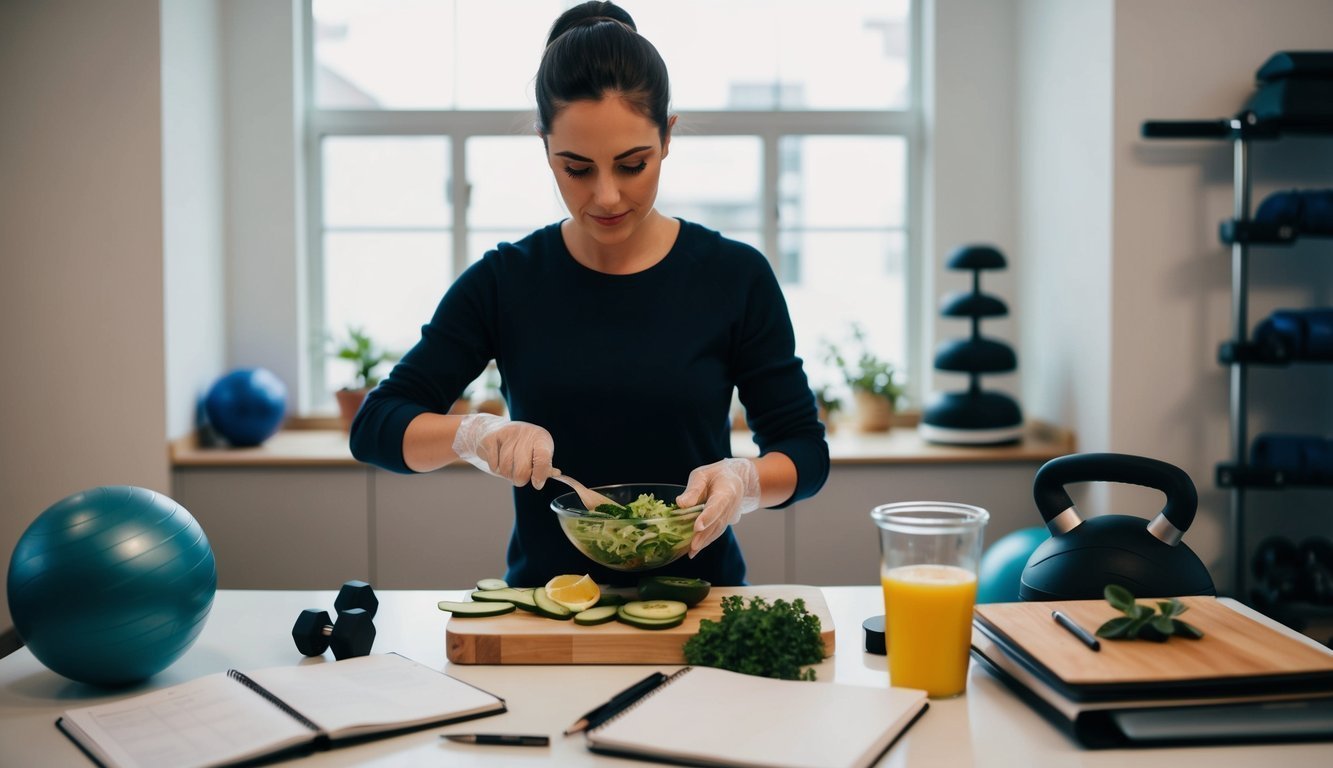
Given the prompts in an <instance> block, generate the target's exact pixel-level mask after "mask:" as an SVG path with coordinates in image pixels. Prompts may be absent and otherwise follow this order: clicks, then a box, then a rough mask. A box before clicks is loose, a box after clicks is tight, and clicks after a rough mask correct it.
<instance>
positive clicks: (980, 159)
mask: <svg viewBox="0 0 1333 768" xmlns="http://www.w3.org/2000/svg"><path fill="white" fill-rule="evenodd" d="M922 12H923V14H924V15H925V24H926V30H925V35H924V37H925V38H926V39H927V40H930V41H932V42H931V43H930V44H928V45H927V46H926V50H925V52H924V53H925V60H924V61H923V62H922V66H923V70H924V71H923V77H924V78H925V83H924V88H923V90H924V98H925V101H924V103H923V105H922V107H923V111H924V112H925V116H924V119H925V135H926V139H925V142H924V152H925V169H926V171H925V176H926V182H925V186H926V188H925V190H924V200H923V206H924V213H925V216H924V218H925V222H926V224H925V227H924V229H925V231H924V232H923V248H922V253H923V254H925V256H926V269H925V274H924V275H923V276H922V277H923V280H922V281H921V286H920V288H921V291H920V295H921V302H920V308H919V314H918V316H917V318H916V322H917V326H918V327H921V328H925V329H927V336H926V339H925V340H924V343H925V347H924V349H925V352H926V354H925V355H924V357H923V363H924V364H925V365H926V368H927V370H924V371H922V372H921V373H920V376H921V378H922V381H923V382H924V383H925V386H924V387H923V389H924V391H926V392H940V391H956V390H961V389H965V388H966V386H967V383H968V380H967V377H966V376H963V375H961V374H950V373H940V372H937V371H934V370H933V369H931V368H930V365H931V362H932V361H933V360H934V350H935V347H936V345H937V344H938V343H939V342H941V341H945V340H950V339H957V338H963V337H965V336H967V335H968V334H969V333H970V332H971V328H970V326H969V324H968V323H966V322H964V321H961V320H957V319H945V318H942V317H941V316H940V314H939V304H940V298H941V297H942V296H945V295H947V294H949V293H953V292H956V291H962V290H968V289H970V288H971V280H972V273H971V272H958V271H953V270H948V269H945V267H944V264H945V262H946V261H947V260H948V257H949V255H950V253H952V252H953V250H954V249H955V248H957V247H959V246H961V245H968V244H974V243H989V244H991V245H994V246H996V247H997V248H999V249H1000V251H1001V252H1003V253H1004V255H1005V257H1006V260H1007V262H1008V268H1007V269H1005V270H1003V271H996V272H985V273H983V275H982V278H981V287H982V290H983V291H985V292H986V293H989V294H991V295H994V296H996V297H998V298H1000V299H1001V300H1003V301H1004V302H1005V303H1006V304H1007V305H1008V306H1009V316H1008V317H1004V318H995V319H991V320H986V321H984V322H983V323H982V325H981V332H982V334H983V335H985V336H987V337H990V338H995V339H1000V340H1004V341H1006V342H1008V343H1010V344H1011V345H1013V346H1014V347H1015V351H1016V352H1017V354H1018V370H1017V371H1016V372H1014V373H1011V374H1003V375H997V376H985V377H983V378H982V386H983V387H985V388H986V389H994V390H998V391H1002V392H1007V393H1009V394H1011V395H1015V396H1018V395H1019V388H1020V384H1021V382H1022V381H1023V380H1024V378H1025V375H1024V374H1025V372H1026V371H1027V369H1028V365H1029V361H1028V359H1027V352H1026V351H1025V350H1024V349H1023V348H1022V347H1021V346H1020V345H1019V344H1018V341H1019V339H1018V336H1017V328H1018V326H1019V324H1020V323H1021V322H1025V321H1024V319H1023V317H1024V313H1025V312H1026V311H1027V308H1026V307H1025V306H1024V304H1023V302H1022V301H1020V300H1019V295H1018V285H1019V280H1020V279H1021V276H1022V275H1023V274H1024V272H1025V271H1026V270H1027V256H1026V254H1024V253H1023V251H1022V248H1021V247H1019V243H1018V238H1017V231H1018V230H1017V227H1016V221H1015V217H1016V215H1017V212H1018V197H1017V195H1015V194H1014V190H1015V184H1016V173H1017V165H1016V156H1015V153H1014V147H1015V141H1016V136H1015V129H1016V123H1017V112H1016V110H1015V109H1014V99H1015V95H1016V83H1015V72H1014V64H1015V60H1014V46H1015V27H1014V13H1013V4H1012V2H1011V0H922ZM913 375H916V374H915V373H914V374H913ZM1019 399H1020V403H1019V404H1020V406H1025V405H1026V404H1025V403H1023V402H1022V398H1021V397H1020V398H1019Z"/></svg>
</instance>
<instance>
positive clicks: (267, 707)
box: [62, 673, 314, 768]
mask: <svg viewBox="0 0 1333 768" xmlns="http://www.w3.org/2000/svg"><path fill="white" fill-rule="evenodd" d="M62 719H63V723H62V727H64V728H66V729H67V730H69V731H71V735H73V736H75V737H76V738H77V740H78V741H79V742H80V743H81V744H83V745H84V747H85V748H87V749H88V750H89V751H90V752H92V753H93V754H95V755H96V756H97V759H98V761H100V762H101V763H102V764H104V765H111V766H125V767H126V768H135V767H138V768H156V767H157V766H164V765H170V766H181V767H182V768H188V767H189V766H203V765H216V764H224V763H230V762H235V761H237V760H241V759H245V758H254V757H259V756H260V755H264V754H268V753H269V752H270V751H273V750H274V749H278V748H281V747H282V746H284V745H288V746H295V745H297V744H303V743H305V742H308V741H310V739H311V738H312V737H313V736H314V733H313V732H311V730H310V729H309V728H307V727H306V726H304V725H302V724H301V723H299V722H298V721H296V720H293V719H292V718H291V717H289V716H287V715H286V714H284V713H283V712H282V710H280V709H278V708H277V707H275V706H273V705H272V704H270V703H268V702H266V701H264V700H263V699H261V698H259V697H257V696H256V695H255V694H254V693H252V692H251V691H249V690H247V689H246V688H245V687H244V686H242V685H238V684H237V683H236V681H235V680H232V679H231V678H230V677H228V676H227V675H226V674H223V673H218V674H214V675H208V676H206V677H201V678H198V679H196V680H192V681H190V682H188V683H182V684H180V685H176V686H172V687H170V688H163V689H160V690H156V691H151V692H149V693H146V694H142V695H139V696H134V697H131V698H128V699H122V700H120V701H113V702H108V703H106V704H100V705H97V706H93V707H83V708H80V709H73V710H70V711H68V712H66V713H65V715H64V717H63V718H62Z"/></svg>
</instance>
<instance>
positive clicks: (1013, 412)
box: [918, 245, 1023, 445]
mask: <svg viewBox="0 0 1333 768" xmlns="http://www.w3.org/2000/svg"><path fill="white" fill-rule="evenodd" d="M946 266H947V267H948V268H949V269H955V270H969V271H971V272H972V290H971V291H970V292H969V291H964V292H961V293H954V294H950V295H948V296H945V297H944V300H943V302H942V305H941V308H940V314H941V315H943V316H944V317H954V318H966V319H968V320H970V321H971V324H972V335H971V336H970V337H968V338H966V339H953V340H950V341H946V342H944V343H943V344H941V345H940V346H939V348H938V349H937V350H936V352H935V369H936V370H938V371H945V372H948V373H963V374H967V376H968V387H967V389H966V390H965V391H962V392H945V393H941V394H937V395H936V396H935V397H934V398H933V399H932V400H931V402H930V403H929V404H928V405H927V406H926V409H925V411H924V412H923V413H922V414H921V424H920V426H919V427H918V431H919V432H920V433H921V436H922V437H923V438H924V439H926V440H928V441H930V442H932V443H950V444H961V445H1000V444H1004V443H1013V442H1017V441H1018V440H1019V439H1021V438H1022V436H1023V412H1022V409H1020V408H1019V407H1018V403H1017V402H1015V401H1014V399H1013V398H1011V397H1009V396H1008V395H1006V394H1004V393H1001V392H986V391H984V390H982V388H981V377H982V375H985V374H999V373H1009V372H1011V371H1013V370H1014V369H1016V368H1017V367H1018V358H1017V356H1016V355H1015V354H1014V350H1013V349H1012V348H1011V347H1010V346H1009V345H1008V344H1006V343H1004V342H1002V341H997V340H995V339H988V338H985V337H983V336H982V335H981V321H982V319H984V318H991V317H1004V316H1005V315H1008V314H1009V307H1008V306H1007V305H1006V304H1005V303H1004V302H1003V301H1002V300H1000V299H999V298H996V297H995V296H991V295H989V294H985V293H982V292H981V273H982V272H983V271H986V270H994V269H1004V268H1005V259H1004V254H1002V253H1000V251H999V250H997V249H995V248H993V247H991V246H989V245H965V246H962V247H960V248H958V249H956V250H955V251H954V252H953V253H952V254H950V255H949V260H948V263H947V264H946Z"/></svg>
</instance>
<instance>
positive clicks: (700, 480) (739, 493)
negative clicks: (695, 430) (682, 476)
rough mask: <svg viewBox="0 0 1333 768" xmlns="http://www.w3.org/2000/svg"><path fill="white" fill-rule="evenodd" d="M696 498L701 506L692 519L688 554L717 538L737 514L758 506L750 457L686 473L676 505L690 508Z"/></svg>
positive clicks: (756, 479)
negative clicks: (687, 476)
mask: <svg viewBox="0 0 1333 768" xmlns="http://www.w3.org/2000/svg"><path fill="white" fill-rule="evenodd" d="M700 501H703V502H704V509H703V511H702V512H700V513H699V516H698V517H697V518H695V520H694V539H693V540H692V541H691V542H690V557H694V556H695V555H697V554H699V551H700V550H701V549H703V548H704V547H706V546H708V545H709V544H712V543H713V542H714V541H716V540H717V538H718V537H719V536H721V535H722V532H723V531H725V530H726V529H727V526H729V525H735V524H736V523H739V522H740V520H741V515H743V514H745V513H746V512H751V511H753V510H756V509H759V470H758V469H757V468H756V467H755V464H754V462H753V461H751V460H750V459H723V460H721V461H717V462H714V463H712V464H707V465H704V466H702V467H698V468H697V469H695V470H694V471H693V472H691V473H690V479H689V481H688V482H687V483H686V485H685V490H684V492H682V493H681V494H680V495H679V496H677V497H676V504H678V505H680V506H682V507H692V506H694V505H696V504H698V503H700Z"/></svg>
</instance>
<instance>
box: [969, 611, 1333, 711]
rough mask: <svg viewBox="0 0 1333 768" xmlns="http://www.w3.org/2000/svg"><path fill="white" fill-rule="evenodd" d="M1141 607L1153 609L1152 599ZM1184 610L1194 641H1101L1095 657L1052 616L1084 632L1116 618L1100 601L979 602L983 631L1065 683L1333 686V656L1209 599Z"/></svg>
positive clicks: (1082, 684) (1089, 684)
mask: <svg viewBox="0 0 1333 768" xmlns="http://www.w3.org/2000/svg"><path fill="white" fill-rule="evenodd" d="M1138 602H1139V603H1142V604H1144V605H1152V606H1154V607H1155V606H1156V600H1149V599H1146V598H1140V599H1139V600H1138ZM1181 602H1183V603H1185V604H1186V605H1187V606H1189V610H1187V611H1186V612H1185V613H1184V615H1182V616H1181V617H1180V618H1181V619H1183V620H1184V621H1187V622H1189V623H1190V624H1192V625H1194V626H1195V627H1198V628H1199V629H1200V630H1201V631H1202V632H1203V634H1204V636H1203V637H1202V638H1200V639H1198V640H1186V639H1184V638H1177V637H1173V638H1171V639H1169V640H1167V641H1166V642H1164V643H1155V642H1151V641H1147V640H1102V641H1101V650H1100V651H1099V652H1094V651H1092V650H1091V649H1089V648H1087V647H1085V646H1084V645H1083V644H1082V643H1080V642H1079V640H1078V639H1077V638H1075V637H1074V636H1073V635H1072V634H1070V633H1069V632H1067V631H1066V630H1065V629H1063V628H1062V627H1060V626H1059V625H1058V624H1056V623H1055V621H1054V620H1053V619H1052V618H1051V611H1052V610H1055V609H1058V610H1060V611H1061V612H1063V613H1065V614H1066V615H1068V616H1069V617H1070V618H1072V619H1074V620H1075V621H1076V622H1078V623H1079V625H1080V626H1082V627H1083V628H1084V629H1086V630H1088V631H1089V632H1095V631H1096V630H1097V628H1098V627H1100V626H1101V625H1102V624H1103V623H1104V622H1106V621H1107V620H1109V619H1113V618H1115V617H1117V616H1121V615H1123V614H1121V613H1120V612H1119V611H1117V610H1116V609H1115V608H1112V607H1111V606H1110V605H1109V604H1107V603H1106V601H1104V600H1070V601H1057V602H1049V603H992V604H986V605H978V606H977V608H976V615H977V618H978V621H979V622H980V623H981V624H982V625H983V626H988V627H991V628H993V629H995V630H998V631H999V632H1000V633H1001V634H1002V635H1003V636H1004V637H1005V638H1007V639H1008V641H1009V642H1010V643H1012V644H1013V645H1016V646H1018V648H1020V649H1021V650H1022V652H1023V653H1025V654H1027V655H1028V656H1029V657H1030V658H1032V659H1034V660H1036V661H1037V662H1038V663H1039V664H1041V665H1042V666H1044V667H1046V669H1048V670H1049V671H1050V672H1051V673H1052V674H1054V675H1055V677H1057V678H1058V679H1059V680H1060V681H1061V682H1063V683H1065V684H1067V685H1069V686H1074V687H1078V686H1093V687H1095V686H1108V685H1114V686H1125V685H1131V686H1132V685H1142V686H1146V687H1153V686H1166V687H1171V686H1172V685H1185V684H1194V683H1196V682H1198V681H1215V682H1217V683H1220V684H1226V685H1233V686H1234V685H1236V684H1244V683H1247V682H1249V681H1253V683H1254V685H1255V686H1257V687H1265V686H1271V685H1273V684H1278V685H1281V684H1282V683H1281V681H1282V680H1283V679H1284V678H1286V679H1287V680H1288V681H1290V680H1293V679H1300V680H1301V681H1302V682H1303V683H1315V681H1317V680H1321V679H1322V680H1325V681H1327V686H1328V687H1329V688H1330V689H1333V654H1330V653H1328V652H1326V651H1321V650H1319V649H1318V648H1315V647H1312V646H1311V645H1309V644H1307V643H1304V642H1302V641H1301V640H1299V639H1297V638H1294V637H1290V636H1288V635H1285V634H1283V633H1281V632H1278V631H1277V630H1274V629H1272V628H1270V627H1268V626H1266V625H1264V624H1262V623H1260V622H1258V621H1255V620H1254V619H1252V618H1250V617H1248V616H1246V615H1244V614H1242V613H1240V612H1239V611H1236V610H1232V609H1231V608H1229V607H1227V606H1226V605H1225V604H1224V603H1220V602H1218V600H1217V598H1214V597H1184V598H1181Z"/></svg>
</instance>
